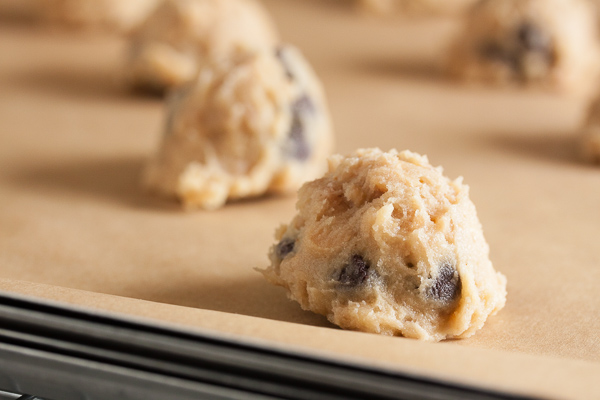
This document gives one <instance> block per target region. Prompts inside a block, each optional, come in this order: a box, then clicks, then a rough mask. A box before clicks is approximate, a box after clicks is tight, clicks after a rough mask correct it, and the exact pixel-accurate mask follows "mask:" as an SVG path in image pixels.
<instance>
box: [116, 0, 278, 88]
mask: <svg viewBox="0 0 600 400" xmlns="http://www.w3.org/2000/svg"><path fill="white" fill-rule="evenodd" d="M277 42H278V35H277V32H276V29H275V27H274V25H273V23H272V21H271V20H270V17H269V16H268V15H267V13H266V11H265V10H264V9H263V8H262V6H261V5H260V4H259V3H257V2H255V1H254V0H165V1H163V2H162V3H161V5H160V6H159V7H158V8H157V9H156V11H155V12H154V13H152V15H151V16H150V17H149V18H148V19H147V20H146V22H145V23H144V24H143V25H142V26H141V27H140V29H138V30H137V32H136V33H135V34H134V35H133V37H132V41H131V48H130V52H129V62H128V70H129V75H130V79H131V81H132V84H133V85H134V86H136V87H141V88H146V89H151V90H155V91H163V90H164V89H167V88H171V87H174V86H179V85H181V84H183V83H185V82H188V81H190V80H191V79H193V78H194V76H195V74H196V72H197V71H198V65H199V63H200V62H202V60H205V59H207V58H211V57H213V58H216V57H223V56H224V55H226V54H228V53H230V52H232V51H233V52H241V51H255V50H260V49H265V48H270V47H272V46H274V45H275V44H276V43H277Z"/></svg>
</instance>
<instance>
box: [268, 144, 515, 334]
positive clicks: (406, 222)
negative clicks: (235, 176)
mask: <svg viewBox="0 0 600 400" xmlns="http://www.w3.org/2000/svg"><path fill="white" fill-rule="evenodd" d="M296 207H297V209H298V214H297V215H296V216H295V217H294V219H293V220H292V222H291V223H290V224H289V225H287V226H282V227H281V228H280V229H279V230H278V231H277V233H276V239H277V240H278V243H277V244H275V245H273V247H272V248H271V250H270V253H269V257H270V259H271V265H270V267H269V268H268V269H266V270H264V271H262V272H263V273H264V275H265V277H266V278H267V279H268V280H269V281H270V282H271V283H274V284H276V285H280V286H283V287H284V288H286V289H287V290H288V294H289V297H290V298H292V299H294V300H296V301H298V302H299V303H300V305H301V306H302V308H303V309H306V310H311V311H314V312H316V313H319V314H323V315H326V316H327V318H328V319H329V320H330V321H331V322H333V323H334V324H336V325H339V326H340V327H342V328H345V329H353V330H360V331H365V332H373V333H380V334H385V335H402V336H406V337H411V338H417V339H423V340H442V339H447V338H464V337H469V336H471V335H473V333H475V331H476V330H477V329H479V328H481V327H482V326H483V324H484V322H485V320H486V318H487V317H488V316H489V315H492V314H494V313H496V312H497V311H498V310H500V309H501V308H502V307H503V306H504V303H505V299H506V278H505V277H504V276H503V275H502V274H500V273H499V272H496V271H495V270H494V268H493V266H492V263H491V262H490V260H489V258H488V245H487V243H486V241H485V239H484V237H483V232H482V230H481V224H480V223H479V220H478V218H477V213H476V211H475V206H474V205H473V203H472V202H471V200H470V199H469V189H468V186H466V185H464V184H463V183H462V178H458V179H457V180H454V181H451V180H449V179H448V178H446V177H445V176H443V175H442V169H441V167H438V168H434V167H432V166H431V165H430V164H429V162H428V160H427V157H425V156H420V155H418V154H416V153H412V152H410V151H403V152H401V153H398V152H397V151H396V150H392V151H390V152H387V153H384V152H382V151H381V150H379V149H361V150H358V151H357V152H356V153H355V154H354V155H352V156H350V157H345V158H344V157H342V156H340V155H336V156H332V157H331V158H330V161H329V172H328V173H327V174H326V175H325V176H324V177H323V178H321V179H317V180H315V181H313V182H309V183H307V184H305V185H304V186H302V188H301V189H300V191H299V193H298V203H297V205H296Z"/></svg>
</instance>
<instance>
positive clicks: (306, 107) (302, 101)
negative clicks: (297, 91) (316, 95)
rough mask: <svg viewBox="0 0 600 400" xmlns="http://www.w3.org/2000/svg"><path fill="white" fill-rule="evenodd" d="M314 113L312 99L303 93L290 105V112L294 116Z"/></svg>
mask: <svg viewBox="0 0 600 400" xmlns="http://www.w3.org/2000/svg"><path fill="white" fill-rule="evenodd" d="M314 111H315V104H314V103H313V101H312V99H311V98H310V97H309V96H308V95H307V94H306V93H305V94H303V95H301V96H300V97H298V98H297V99H296V101H294V103H292V112H294V113H296V114H303V113H312V112H314Z"/></svg>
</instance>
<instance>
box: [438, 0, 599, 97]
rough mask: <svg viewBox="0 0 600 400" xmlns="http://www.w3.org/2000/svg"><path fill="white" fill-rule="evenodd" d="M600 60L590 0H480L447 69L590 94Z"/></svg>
mask: <svg viewBox="0 0 600 400" xmlns="http://www.w3.org/2000/svg"><path fill="white" fill-rule="evenodd" d="M598 61H599V52H598V32H597V21H596V17H595V14H594V11H593V7H592V5H591V4H590V2H589V1H588V0H482V1H481V2H479V3H478V4H477V5H476V6H475V7H473V8H472V9H471V11H470V12H469V13H468V16H467V18H466V21H465V27H464V30H463V32H462V33H461V34H460V35H459V36H458V37H457V38H456V41H455V44H454V45H453V46H452V48H451V51H450V54H449V71H450V73H451V74H452V75H454V76H456V77H460V78H463V79H465V80H467V81H469V80H470V81H483V82H488V83H497V84H517V85H534V86H542V87H547V88H552V89H557V90H559V91H565V92H575V93H579V92H583V93H586V92H587V91H588V90H589V87H590V86H593V85H594V82H596V80H597V78H598V67H599V63H598Z"/></svg>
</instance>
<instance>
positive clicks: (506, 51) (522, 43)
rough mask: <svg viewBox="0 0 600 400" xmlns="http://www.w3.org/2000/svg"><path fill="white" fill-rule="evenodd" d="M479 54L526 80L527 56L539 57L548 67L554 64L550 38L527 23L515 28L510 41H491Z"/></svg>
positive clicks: (481, 48) (481, 47)
mask: <svg viewBox="0 0 600 400" xmlns="http://www.w3.org/2000/svg"><path fill="white" fill-rule="evenodd" d="M479 54H481V56H482V57H483V58H486V59H488V60H492V61H498V62H502V63H504V64H506V65H508V66H509V67H510V68H511V69H512V70H513V71H515V73H516V75H517V77H521V78H526V76H524V74H526V68H525V62H526V59H527V57H526V56H527V55H529V54H534V55H536V56H537V57H540V58H541V59H542V60H544V61H545V62H546V63H547V64H548V66H551V65H552V64H554V62H555V54H554V50H553V44H552V38H551V37H550V36H549V35H548V34H547V33H546V32H545V31H544V30H543V29H541V28H540V27H538V26H536V25H535V24H532V23H531V22H527V21H526V22H523V23H522V24H520V25H519V26H518V27H517V28H516V30H515V31H514V37H513V39H512V40H507V41H506V42H505V43H502V42H496V41H493V40H490V41H487V42H484V43H483V44H482V45H481V46H480V48H479Z"/></svg>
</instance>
